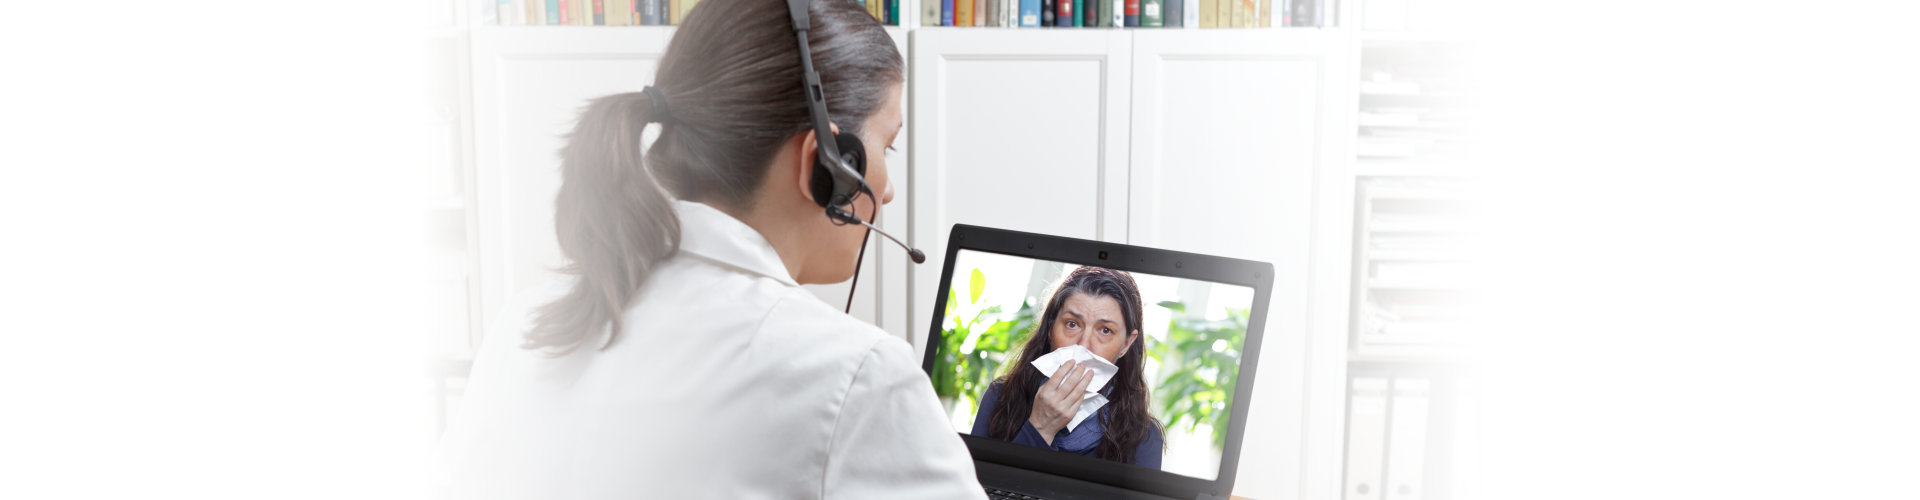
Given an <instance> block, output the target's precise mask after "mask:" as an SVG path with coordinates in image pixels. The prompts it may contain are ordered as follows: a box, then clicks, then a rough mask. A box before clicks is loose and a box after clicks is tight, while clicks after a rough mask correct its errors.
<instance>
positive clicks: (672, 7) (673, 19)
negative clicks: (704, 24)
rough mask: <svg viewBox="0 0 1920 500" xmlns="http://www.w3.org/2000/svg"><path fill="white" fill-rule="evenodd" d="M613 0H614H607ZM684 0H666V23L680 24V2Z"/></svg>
mask: <svg viewBox="0 0 1920 500" xmlns="http://www.w3.org/2000/svg"><path fill="white" fill-rule="evenodd" d="M607 1H610V2H611V1H614V0H607ZM683 1H685V0H667V24H671V25H674V26H679V25H680V14H681V13H682V12H681V11H680V3H681V2H683Z"/></svg>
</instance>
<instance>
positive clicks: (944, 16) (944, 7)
mask: <svg viewBox="0 0 1920 500" xmlns="http://www.w3.org/2000/svg"><path fill="white" fill-rule="evenodd" d="M920 1H923V2H926V1H931V0H920ZM956 8H958V7H955V6H954V3H953V0H940V25H941V26H958V24H954V22H955V21H954V18H955V17H956V16H958V15H959V13H958V12H955V11H954V9H956Z"/></svg>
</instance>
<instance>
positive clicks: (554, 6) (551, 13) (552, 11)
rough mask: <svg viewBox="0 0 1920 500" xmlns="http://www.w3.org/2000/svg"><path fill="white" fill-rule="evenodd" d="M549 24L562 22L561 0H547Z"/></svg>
mask: <svg viewBox="0 0 1920 500" xmlns="http://www.w3.org/2000/svg"><path fill="white" fill-rule="evenodd" d="M547 24H552V25H559V24H560V0H547Z"/></svg>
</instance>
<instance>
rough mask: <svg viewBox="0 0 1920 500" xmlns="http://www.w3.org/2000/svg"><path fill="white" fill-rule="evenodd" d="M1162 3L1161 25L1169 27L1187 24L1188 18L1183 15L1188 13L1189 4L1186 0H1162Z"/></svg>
mask: <svg viewBox="0 0 1920 500" xmlns="http://www.w3.org/2000/svg"><path fill="white" fill-rule="evenodd" d="M1160 4H1161V10H1160V21H1161V26H1164V27H1168V28H1178V27H1180V26H1181V25H1183V24H1186V21H1185V19H1186V18H1185V17H1182V14H1186V10H1187V4H1186V2H1185V0H1161V2H1160Z"/></svg>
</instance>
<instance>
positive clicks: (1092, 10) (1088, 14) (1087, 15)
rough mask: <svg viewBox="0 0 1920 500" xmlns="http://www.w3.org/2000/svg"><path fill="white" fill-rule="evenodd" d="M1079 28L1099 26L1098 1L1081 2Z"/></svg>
mask: <svg viewBox="0 0 1920 500" xmlns="http://www.w3.org/2000/svg"><path fill="white" fill-rule="evenodd" d="M1079 9H1080V27H1083V28H1097V27H1099V26H1100V0H1081V2H1080V6H1079Z"/></svg>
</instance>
